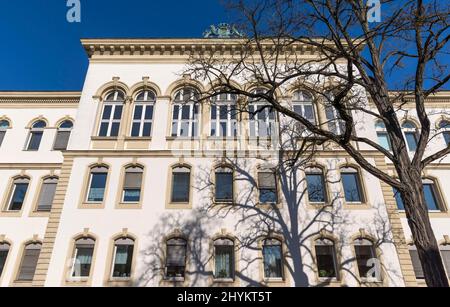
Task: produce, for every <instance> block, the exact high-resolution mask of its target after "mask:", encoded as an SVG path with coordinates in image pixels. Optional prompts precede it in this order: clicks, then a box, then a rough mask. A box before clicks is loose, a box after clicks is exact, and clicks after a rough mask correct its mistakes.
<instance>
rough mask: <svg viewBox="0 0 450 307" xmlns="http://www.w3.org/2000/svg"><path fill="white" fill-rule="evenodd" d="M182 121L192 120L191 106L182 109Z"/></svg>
mask: <svg viewBox="0 0 450 307" xmlns="http://www.w3.org/2000/svg"><path fill="white" fill-rule="evenodd" d="M181 110H182V111H181V119H190V118H191V117H190V115H191V106H190V105H184V106H182V107H181Z"/></svg>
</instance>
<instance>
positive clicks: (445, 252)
mask: <svg viewBox="0 0 450 307" xmlns="http://www.w3.org/2000/svg"><path fill="white" fill-rule="evenodd" d="M441 256H442V261H443V262H444V266H445V269H446V270H447V277H448V278H449V279H450V244H444V245H441Z"/></svg>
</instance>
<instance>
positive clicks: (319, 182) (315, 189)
mask: <svg viewBox="0 0 450 307" xmlns="http://www.w3.org/2000/svg"><path fill="white" fill-rule="evenodd" d="M306 184H307V187H308V196H309V202H311V203H325V202H326V201H327V197H326V190H325V179H324V177H323V174H319V173H310V174H306Z"/></svg>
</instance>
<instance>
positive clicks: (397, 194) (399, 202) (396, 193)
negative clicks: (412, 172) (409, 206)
mask: <svg viewBox="0 0 450 307" xmlns="http://www.w3.org/2000/svg"><path fill="white" fill-rule="evenodd" d="M393 190H394V198H395V201H396V202H397V208H398V210H400V211H405V204H404V203H403V199H402V195H401V194H400V192H399V191H398V190H397V189H396V188H393Z"/></svg>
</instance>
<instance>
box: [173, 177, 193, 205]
mask: <svg viewBox="0 0 450 307" xmlns="http://www.w3.org/2000/svg"><path fill="white" fill-rule="evenodd" d="M190 178H191V174H190V172H188V171H187V170H184V171H183V172H178V171H177V170H174V172H173V175H172V202H173V203H188V202H189V190H190Z"/></svg>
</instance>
